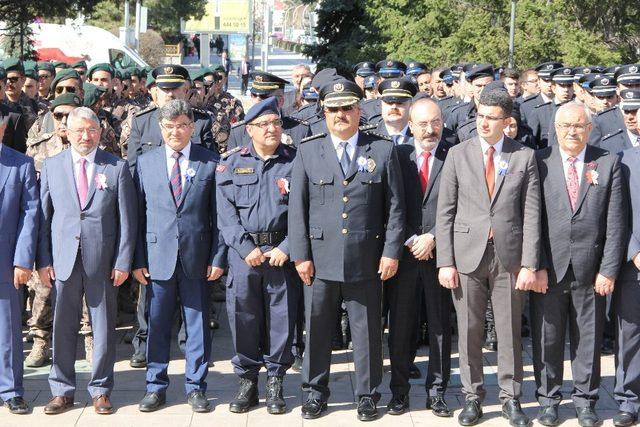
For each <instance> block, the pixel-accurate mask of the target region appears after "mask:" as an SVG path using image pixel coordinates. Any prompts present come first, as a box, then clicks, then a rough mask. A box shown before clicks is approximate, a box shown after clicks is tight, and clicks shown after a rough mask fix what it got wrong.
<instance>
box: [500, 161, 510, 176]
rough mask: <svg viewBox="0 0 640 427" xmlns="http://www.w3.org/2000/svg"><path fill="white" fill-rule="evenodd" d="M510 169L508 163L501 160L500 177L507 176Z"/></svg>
mask: <svg viewBox="0 0 640 427" xmlns="http://www.w3.org/2000/svg"><path fill="white" fill-rule="evenodd" d="M508 169H509V163H507V162H506V161H505V160H500V163H498V175H501V176H504V175H506V174H507V170H508Z"/></svg>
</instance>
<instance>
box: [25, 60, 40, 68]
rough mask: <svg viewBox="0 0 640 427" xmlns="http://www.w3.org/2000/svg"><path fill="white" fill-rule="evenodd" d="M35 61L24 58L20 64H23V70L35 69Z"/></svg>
mask: <svg viewBox="0 0 640 427" xmlns="http://www.w3.org/2000/svg"><path fill="white" fill-rule="evenodd" d="M37 64H38V63H37V62H36V61H32V60H30V59H28V60H26V61H22V65H23V66H24V69H25V70H29V69H31V70H35V69H36V66H37Z"/></svg>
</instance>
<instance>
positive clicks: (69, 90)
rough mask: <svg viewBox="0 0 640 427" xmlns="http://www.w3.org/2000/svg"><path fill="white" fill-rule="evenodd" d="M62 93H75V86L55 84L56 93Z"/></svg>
mask: <svg viewBox="0 0 640 427" xmlns="http://www.w3.org/2000/svg"><path fill="white" fill-rule="evenodd" d="M62 93H76V87H75V86H56V94H57V95H60V94H62Z"/></svg>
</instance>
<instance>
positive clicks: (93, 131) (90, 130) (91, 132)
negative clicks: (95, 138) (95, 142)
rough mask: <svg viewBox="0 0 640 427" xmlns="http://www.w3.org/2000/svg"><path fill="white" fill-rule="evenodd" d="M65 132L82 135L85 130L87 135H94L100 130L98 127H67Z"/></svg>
mask: <svg viewBox="0 0 640 427" xmlns="http://www.w3.org/2000/svg"><path fill="white" fill-rule="evenodd" d="M67 132H72V133H75V134H77V135H82V134H84V133H85V132H86V133H88V134H89V135H96V134H97V133H98V132H100V128H87V129H67Z"/></svg>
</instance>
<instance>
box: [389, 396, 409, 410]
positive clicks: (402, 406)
mask: <svg viewBox="0 0 640 427" xmlns="http://www.w3.org/2000/svg"><path fill="white" fill-rule="evenodd" d="M408 409H409V395H408V394H394V395H393V396H392V397H391V400H390V401H389V404H388V405H387V414H389V415H402V414H404V413H405V412H407V410H408Z"/></svg>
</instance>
